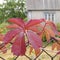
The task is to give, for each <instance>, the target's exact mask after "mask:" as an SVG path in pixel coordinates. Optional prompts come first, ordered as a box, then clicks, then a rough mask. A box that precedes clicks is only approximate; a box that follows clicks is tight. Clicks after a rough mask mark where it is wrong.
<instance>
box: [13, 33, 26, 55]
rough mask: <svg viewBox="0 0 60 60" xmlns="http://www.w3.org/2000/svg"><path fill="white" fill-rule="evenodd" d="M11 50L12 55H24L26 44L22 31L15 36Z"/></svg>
mask: <svg viewBox="0 0 60 60" xmlns="http://www.w3.org/2000/svg"><path fill="white" fill-rule="evenodd" d="M12 52H13V54H14V55H17V56H19V55H21V56H22V55H25V52H26V44H25V40H24V33H23V32H21V33H20V34H19V36H18V37H17V38H16V40H15V42H14V43H13V45H12Z"/></svg>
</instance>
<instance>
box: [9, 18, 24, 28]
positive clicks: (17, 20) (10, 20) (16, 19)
mask: <svg viewBox="0 0 60 60" xmlns="http://www.w3.org/2000/svg"><path fill="white" fill-rule="evenodd" d="M8 21H9V22H12V23H15V24H17V25H19V26H20V27H24V21H23V20H22V19H21V18H11V19H9V20H8Z"/></svg>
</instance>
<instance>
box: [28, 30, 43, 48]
mask: <svg viewBox="0 0 60 60" xmlns="http://www.w3.org/2000/svg"><path fill="white" fill-rule="evenodd" d="M27 37H28V40H29V43H30V44H31V45H32V47H33V48H34V49H38V48H40V47H42V40H41V39H40V37H39V35H37V34H36V33H35V32H33V31H30V30H28V32H27Z"/></svg>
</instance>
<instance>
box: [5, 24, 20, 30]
mask: <svg viewBox="0 0 60 60" xmlns="http://www.w3.org/2000/svg"><path fill="white" fill-rule="evenodd" d="M6 28H8V29H11V28H12V29H13V28H20V27H19V26H18V25H16V24H10V25H8V26H6Z"/></svg>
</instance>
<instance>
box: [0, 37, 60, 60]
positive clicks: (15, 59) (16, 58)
mask: <svg viewBox="0 0 60 60" xmlns="http://www.w3.org/2000/svg"><path fill="white" fill-rule="evenodd" d="M52 41H55V42H56V43H57V44H59V45H60V43H59V42H58V40H57V39H55V38H51V39H50V42H49V43H46V44H45V45H44V46H43V47H41V48H40V50H41V52H40V54H39V55H38V56H35V57H31V56H29V55H27V54H25V55H24V56H25V57H26V58H27V59H26V60H46V59H41V55H42V54H43V53H45V54H46V55H47V56H48V57H49V58H50V59H47V60H55V58H56V57H57V56H58V54H57V53H58V52H60V50H58V51H55V50H51V49H49V48H48V49H46V48H47V47H49V44H51V42H52ZM52 43H53V42H52ZM10 44H13V43H11V42H10ZM0 46H1V47H0V49H1V48H3V47H4V44H1V45H0ZM26 47H27V48H28V47H29V43H26ZM59 48H60V47H59ZM9 49H10V48H8V49H7V50H9ZM0 53H1V51H0ZM50 53H54V55H53V56H52V54H50ZM47 56H46V57H47ZM59 56H60V55H59ZM10 57H11V56H10ZM21 57H22V56H21ZM18 58H19V56H16V57H15V58H14V59H13V60H18ZM38 58H39V59H38ZM0 59H1V60H6V59H5V58H4V57H1V56H0ZM8 60H11V59H8ZM19 60H25V59H19ZM58 60H60V59H58Z"/></svg>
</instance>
